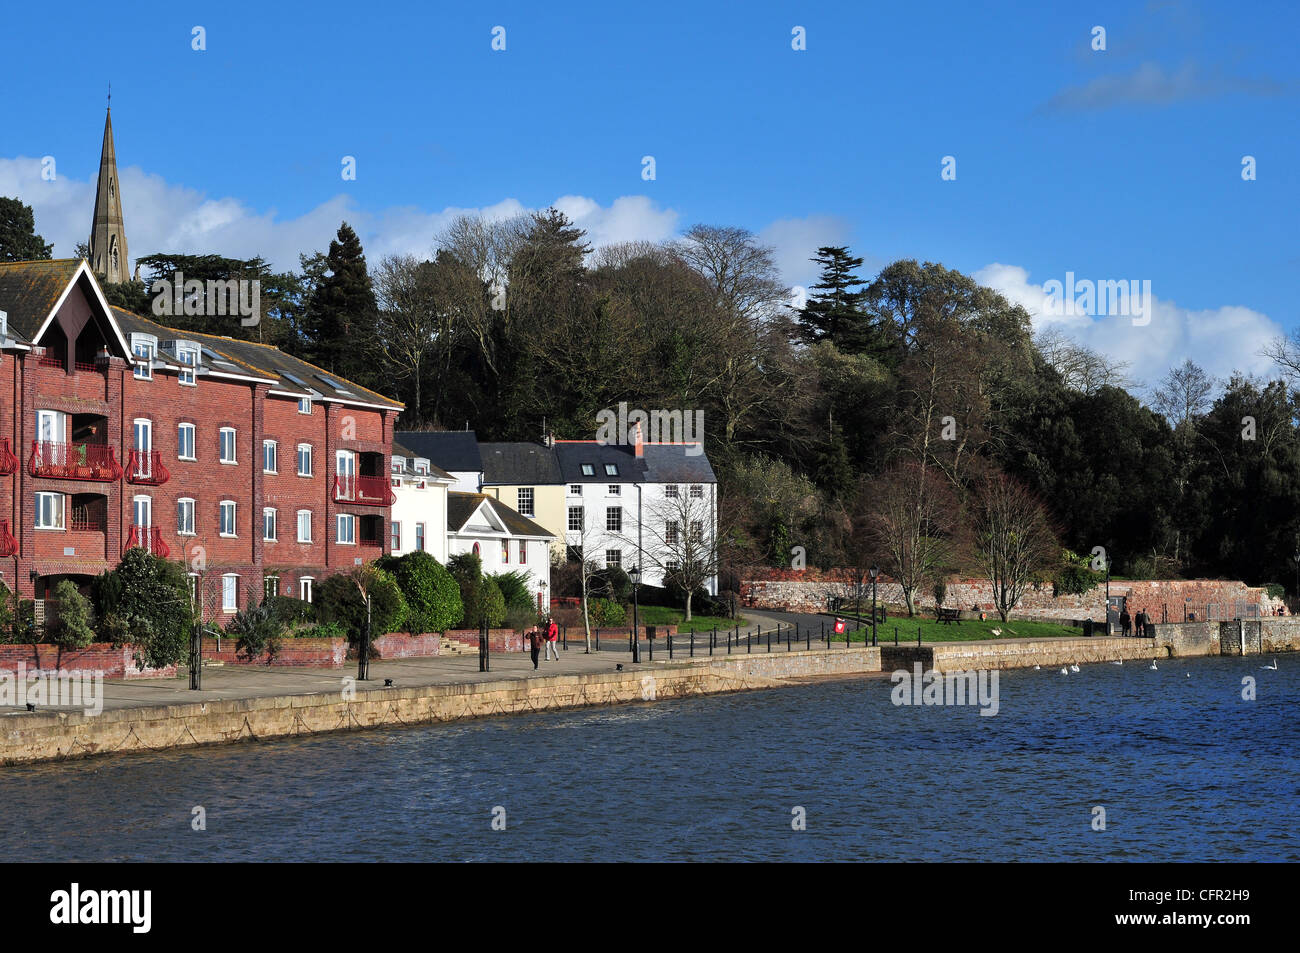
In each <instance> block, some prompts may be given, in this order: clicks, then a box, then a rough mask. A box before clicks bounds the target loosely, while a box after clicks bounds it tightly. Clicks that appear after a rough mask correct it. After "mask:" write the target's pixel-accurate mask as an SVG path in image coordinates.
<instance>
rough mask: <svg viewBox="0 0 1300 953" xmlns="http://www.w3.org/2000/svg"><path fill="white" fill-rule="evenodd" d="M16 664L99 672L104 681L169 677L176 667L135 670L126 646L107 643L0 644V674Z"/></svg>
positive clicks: (42, 668)
mask: <svg viewBox="0 0 1300 953" xmlns="http://www.w3.org/2000/svg"><path fill="white" fill-rule="evenodd" d="M19 663H22V664H24V665H26V666H27V672H28V673H29V674H30V673H31V672H32V671H33V670H34V669H41V670H43V671H52V670H60V669H62V670H64V671H71V670H73V669H76V670H79V671H83V672H101V673H103V676H104V677H105V678H172V677H174V676H175V675H176V666H175V665H168V666H167V667H166V668H146V669H144V670H141V669H139V668H137V667H136V664H135V658H134V656H133V654H132V651H131V647H130V646H129V645H123V646H117V647H116V648H115V647H113V646H112V645H109V644H107V643H103V644H95V645H90V646H87V647H86V648H84V649H71V650H68V649H61V648H59V647H58V646H57V645H0V672H2V673H6V674H10V675H12V674H13V673H14V672H16V671H17V670H18V665H19Z"/></svg>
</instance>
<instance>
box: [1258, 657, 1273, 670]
mask: <svg viewBox="0 0 1300 953" xmlns="http://www.w3.org/2000/svg"><path fill="white" fill-rule="evenodd" d="M1260 668H1262V669H1263V670H1264V671H1266V672H1276V671H1277V659H1273V664H1272V665H1261V666H1260Z"/></svg>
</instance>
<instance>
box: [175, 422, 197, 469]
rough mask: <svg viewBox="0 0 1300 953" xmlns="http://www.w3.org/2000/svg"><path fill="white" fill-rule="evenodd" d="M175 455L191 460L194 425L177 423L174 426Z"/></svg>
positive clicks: (192, 456) (192, 455)
mask: <svg viewBox="0 0 1300 953" xmlns="http://www.w3.org/2000/svg"><path fill="white" fill-rule="evenodd" d="M176 456H177V458H178V459H181V460H193V459H195V457H194V425H193V424H178V425H177V427H176Z"/></svg>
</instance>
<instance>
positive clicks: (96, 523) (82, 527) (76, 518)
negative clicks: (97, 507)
mask: <svg viewBox="0 0 1300 953" xmlns="http://www.w3.org/2000/svg"><path fill="white" fill-rule="evenodd" d="M68 528H69V529H73V530H77V531H80V532H91V533H104V532H107V530H108V526H107V521H106V520H105V519H104V517H102V516H90V515H89V514H87V513H78V512H76V511H73V514H72V521H71V522H70V523H69V524H68Z"/></svg>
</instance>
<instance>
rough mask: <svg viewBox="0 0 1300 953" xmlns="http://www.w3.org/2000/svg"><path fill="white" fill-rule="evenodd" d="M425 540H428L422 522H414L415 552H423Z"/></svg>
mask: <svg viewBox="0 0 1300 953" xmlns="http://www.w3.org/2000/svg"><path fill="white" fill-rule="evenodd" d="M427 542H428V537H427V535H426V534H425V531H424V524H423V523H416V524H415V549H416V552H421V553H422V552H425V548H424V547H425V545H426V544H427Z"/></svg>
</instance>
